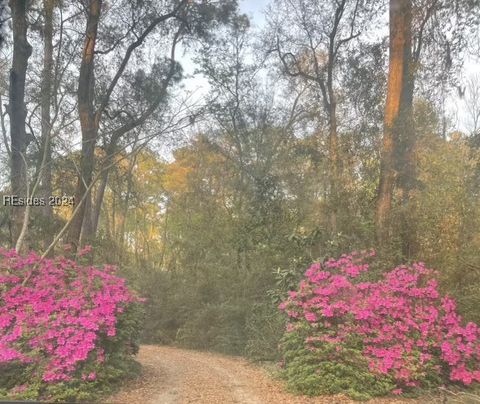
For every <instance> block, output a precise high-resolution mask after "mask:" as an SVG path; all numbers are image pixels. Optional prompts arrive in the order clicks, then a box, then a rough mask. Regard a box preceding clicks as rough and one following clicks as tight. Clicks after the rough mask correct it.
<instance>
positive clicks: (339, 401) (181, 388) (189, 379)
mask: <svg viewBox="0 0 480 404" xmlns="http://www.w3.org/2000/svg"><path fill="white" fill-rule="evenodd" d="M138 360H139V361H140V363H141V364H142V366H143V374H142V376H141V377H140V378H139V379H137V380H133V381H132V382H130V383H128V384H126V385H125V387H124V388H123V389H122V390H121V391H120V392H119V393H118V394H116V395H114V396H113V397H111V398H110V399H109V400H108V401H107V402H108V403H115V404H116V403H119V404H120V403H122V404H123V403H125V404H126V403H130V404H186V403H198V404H203V403H205V404H232V403H239V404H264V403H266V404H268V403H272V404H273V403H275V404H283V403H285V404H324V403H325V404H326V403H328V404H343V403H354V401H351V400H349V399H347V398H345V397H343V396H330V397H318V398H309V397H304V396H294V395H291V394H289V393H287V392H285V390H284V388H283V385H282V383H281V382H279V381H276V380H273V379H272V378H271V377H270V376H269V375H268V374H267V372H266V371H265V370H263V369H262V368H260V367H257V366H255V365H253V364H250V363H249V362H248V361H246V360H244V359H241V358H235V357H228V356H223V355H218V354H211V353H206V352H197V351H189V350H182V349H177V348H172V347H164V346H151V345H144V346H142V347H141V349H140V352H139V355H138ZM421 402H422V401H416V400H401V399H393V398H392V399H381V400H378V399H377V400H371V401H369V403H372V404H373V403H386V404H387V403H388V404H394V403H410V404H412V403H421Z"/></svg>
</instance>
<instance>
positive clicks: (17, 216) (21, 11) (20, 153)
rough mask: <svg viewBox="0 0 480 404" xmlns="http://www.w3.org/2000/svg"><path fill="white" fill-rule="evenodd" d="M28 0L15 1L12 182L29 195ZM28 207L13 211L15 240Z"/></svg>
mask: <svg viewBox="0 0 480 404" xmlns="http://www.w3.org/2000/svg"><path fill="white" fill-rule="evenodd" d="M28 3H29V2H28V1H27V0H11V1H10V9H11V11H12V29H13V57H12V67H11V70H10V89H9V101H10V103H9V114H10V139H11V163H10V164H11V166H10V167H11V185H12V194H14V195H18V196H20V197H25V196H26V195H27V193H28V183H27V181H28V180H27V163H26V162H27V158H26V151H27V134H26V130H25V119H26V116H27V109H26V106H25V81H26V75H27V67H28V59H29V57H30V55H31V54H32V47H31V46H30V44H29V43H28V39H27V31H28V22H27V5H28ZM24 213H25V208H24V207H14V208H13V212H12V226H13V232H12V233H13V242H15V241H16V240H17V238H18V236H19V235H20V232H21V228H22V224H23V220H24Z"/></svg>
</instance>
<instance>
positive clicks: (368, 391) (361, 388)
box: [282, 322, 395, 400]
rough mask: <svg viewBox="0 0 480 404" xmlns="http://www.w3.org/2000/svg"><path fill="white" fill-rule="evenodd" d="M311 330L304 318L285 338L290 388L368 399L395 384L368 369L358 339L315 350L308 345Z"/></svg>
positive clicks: (300, 391) (301, 391)
mask: <svg viewBox="0 0 480 404" xmlns="http://www.w3.org/2000/svg"><path fill="white" fill-rule="evenodd" d="M308 331H309V326H308V324H307V323H306V322H305V324H304V327H299V328H297V329H296V330H295V332H288V333H286V334H285V336H284V338H283V340H282V352H283V353H284V361H285V362H284V367H285V370H284V371H283V372H282V376H283V377H284V378H285V380H286V381H287V386H288V388H289V390H290V391H292V392H294V393H297V394H306V395H310V396H318V395H325V394H338V393H344V394H347V395H348V396H349V397H351V398H353V399H355V400H368V399H370V398H372V397H376V396H385V395H387V394H388V393H389V392H390V391H392V389H393V388H394V387H395V383H393V381H392V380H390V379H389V377H387V376H378V375H373V374H372V373H371V372H369V370H368V363H367V361H366V360H365V358H364V357H363V356H362V348H361V345H360V344H358V342H357V341H354V340H352V341H349V343H348V344H347V347H346V348H343V349H342V350H341V351H337V350H336V346H335V345H334V344H330V343H324V344H322V345H321V348H318V349H316V350H315V351H312V350H309V349H307V348H305V343H304V341H305V338H306V337H307V336H308V335H309V334H308Z"/></svg>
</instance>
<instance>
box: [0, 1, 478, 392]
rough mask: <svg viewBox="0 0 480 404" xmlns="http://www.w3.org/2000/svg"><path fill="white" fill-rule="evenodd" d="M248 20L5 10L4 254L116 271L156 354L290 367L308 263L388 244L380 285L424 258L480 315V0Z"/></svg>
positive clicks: (156, 11)
mask: <svg viewBox="0 0 480 404" xmlns="http://www.w3.org/2000/svg"><path fill="white" fill-rule="evenodd" d="M243 10H244V7H243V3H241V4H238V2H237V1H236V0H225V1H223V0H222V1H203V0H202V1H196V0H193V1H190V0H188V1H187V0H135V1H133V0H114V1H107V0H103V1H102V0H81V1H79V0H75V1H71V0H62V1H57V0H11V1H10V2H9V5H8V7H7V5H6V4H5V5H4V8H3V9H2V13H1V15H2V17H1V18H2V21H3V41H2V44H1V48H0V52H1V56H0V118H1V119H0V123H1V125H0V130H1V133H2V141H1V142H0V164H1V168H2V169H1V171H0V172H1V174H0V179H1V182H0V194H1V195H0V197H1V198H2V205H1V208H0V246H2V247H3V248H4V251H9V250H11V249H15V250H16V251H17V253H18V254H19V255H18V256H17V258H16V259H18V260H20V257H21V256H23V257H28V256H29V255H28V254H30V251H34V252H36V255H35V257H36V258H34V259H33V261H31V262H30V261H28V262H27V261H21V262H23V264H21V265H20V264H18V265H20V266H22V265H23V266H25V267H27V266H28V265H32V264H35V265H40V266H41V265H42V264H41V262H47V261H44V260H46V259H47V260H48V259H54V257H57V259H61V260H64V259H67V258H68V259H72V260H75V261H80V262H81V264H78V265H85V268H91V267H89V265H94V264H95V265H103V264H109V265H115V266H118V273H119V275H120V276H122V277H123V278H126V279H127V281H128V285H130V287H131V288H132V290H134V291H136V292H135V293H137V294H138V295H139V296H142V297H143V298H145V299H146V300H145V302H144V303H143V307H144V311H145V313H144V320H143V323H142V332H141V338H142V341H145V342H148V343H152V344H175V345H177V346H182V347H187V348H194V349H199V350H209V351H217V352H221V353H226V354H234V355H242V356H246V357H248V358H251V359H254V360H259V361H277V360H280V359H281V358H282V354H281V352H280V351H279V349H278V346H279V344H284V345H285V344H286V346H287V350H288V349H290V348H288V346H291V344H294V345H295V343H298V341H297V340H293V339H292V338H290V339H288V338H287V342H285V337H284V330H285V325H286V322H287V318H286V316H285V314H284V313H282V311H281V310H279V309H278V306H279V304H280V303H281V302H283V301H285V299H287V298H288V297H289V296H290V299H295V296H292V293H293V292H292V291H294V290H298V285H299V282H300V281H301V280H302V279H304V274H305V270H306V269H307V268H308V267H309V266H310V265H311V264H312V263H314V262H320V263H325V262H327V263H328V262H331V261H328V260H329V259H330V258H332V257H333V258H338V257H340V256H341V255H342V254H348V253H350V252H352V251H363V252H365V251H371V249H374V250H375V251H376V255H375V257H374V260H373V261H374V262H372V263H371V268H372V271H371V274H369V275H368V276H369V278H368V279H369V281H372V282H373V281H374V280H375V279H380V277H381V276H383V275H384V274H385V273H386V272H387V270H389V269H391V268H395V267H396V266H398V265H401V264H406V265H407V264H410V263H413V262H423V263H425V265H426V267H427V268H433V269H435V270H436V271H437V273H436V274H437V275H436V277H437V279H438V282H439V285H438V290H439V291H440V293H442V294H445V295H449V296H452V298H455V299H456V302H457V306H458V307H457V309H458V312H459V313H460V315H461V316H462V317H463V318H464V319H465V321H472V322H476V323H477V324H478V323H480V310H479V307H480V70H479V69H478V66H479V60H480V4H479V2H478V0H454V1H449V0H390V1H383V0H381V1H378V0H272V2H271V3H270V4H268V5H267V6H266V7H265V10H264V11H263V17H262V20H261V23H260V24H257V25H254V24H252V23H251V21H250V18H249V15H247V14H245V13H244V11H243ZM250 17H251V16H250ZM90 246H91V247H92V249H91V251H90ZM6 254H7V255H8V254H9V253H6ZM362 254H365V253H362ZM369 254H370V253H369ZM355 255H356V253H355V254H354V256H355ZM372 255H373V253H372ZM9 257H10V258H9ZM9 257H7V258H5V259H7V260H8V259H9V260H12V258H11V255H10V256H9ZM58 257H62V258H58ZM63 257H67V258H63ZM347 258H348V257H347ZM350 258H351V256H350ZM24 259H25V260H27V258H24ZM369 259H372V257H370V258H369ZM5 262H6V261H4V262H3V264H2V267H0V275H2V276H3V275H5V276H6V274H7V273H8V271H9V269H8V268H7V267H8V265H12V267H14V266H15V265H14V264H12V263H11V262H10V261H9V262H10V264H8V265H7V264H6V263H5ZM15 262H16V261H15ZM19 262H20V261H19ZM48 262H54V261H48ZM55 262H56V261H55ZM62 262H63V261H62ZM68 262H70V261H68ZM354 263H355V261H354ZM62 265H63V264H62ZM65 265H67V264H65ZM68 265H73V264H68ZM68 265H67V266H68ZM342 265H343V264H342ZM345 265H346V264H345ZM348 265H350V264H348ZM352 265H353V264H352ZM62 268H63V266H62ZM69 268H70V269H68V271H74V270H75V268H76V267H75V266H71V267H69ZM82 268H83V267H82ZM332 268H333V266H332ZM335 268H336V267H335ZM422 268H423V266H422ZM32 271H33V270H32ZM66 271H67V270H66ZM78 271H80V272H81V270H80V269H78ZM86 271H89V270H87V269H86ZM80 272H79V273H80ZM31 273H35V271H33V272H31ZM31 273H30V275H26V277H25V280H24V281H23V283H22V286H25V285H26V284H28V282H29V281H32V279H33V278H32V279H31V278H30V276H32V275H31ZM69 273H70V272H69ZM89 273H90V272H89ZM52 274H53V272H52ZM12 276H13V275H12ZM52 276H53V275H52ZM69 276H70V275H69ZM89 276H94V275H89ZM95 276H97V275H95ZM98 276H99V277H100V278H101V277H102V276H101V275H98ZM100 278H99V279H100ZM0 279H2V278H1V276H0ZM102 279H104V278H102ZM4 282H5V285H7V283H6V282H7V281H4ZM302 282H304V281H302ZM89 285H90V284H89ZM111 287H112V288H113V286H111ZM2 288H3V289H2ZM7 289H8V288H7V286H2V282H0V292H1V293H6V291H7ZM289 291H290V295H289ZM112 293H113V292H112ZM125 293H126V292H125ZM122 296H125V297H124V301H125V302H127V301H130V300H129V299H133V298H131V297H126V296H127V295H122ZM119 301H120V300H119ZM291 303H292V301H290V303H289V304H291ZM1 306H2V304H1V303H0V309H1ZM5 307H6V306H5ZM1 315H2V311H1V310H0V336H1V335H2V327H4V332H5V330H7V329H8V324H9V323H5V324H6V325H2V324H3V323H2V317H1ZM305 317H306V318H307V320H309V319H308V315H307V314H306V315H305ZM17 321H18V320H17ZM309 321H310V320H309ZM470 324H473V323H470ZM12 327H13V326H12ZM479 337H480V333H479ZM6 341H8V340H5V341H3V342H2V340H1V339H0V353H1V351H2V348H3V347H5V346H6V345H2V344H6V343H7V342H6ZM282 341H283V342H282ZM292 341H293V342H292ZM295 341H297V342H295ZM289 344H290V345H289ZM289 352H290V353H291V351H289ZM479 352H480V350H479ZM479 355H480V354H479ZM287 357H288V355H287ZM7 362H8V360H7ZM112 366H113V365H112ZM2 369H6V368H2V355H0V372H1V371H2ZM287 369H288V367H287ZM297 370H298V369H297ZM297 370H296V371H297ZM9 372H12V370H11V369H10V370H9ZM13 373H14V372H13ZM13 373H12V374H13ZM12 377H13V376H11V377H10V378H9V379H8V380H10V381H9V383H10V384H8V385H6V386H2V383H1V382H0V393H1V392H2V387H3V388H5V389H7V390H8V389H10V388H11V387H12V386H13V384H12V383H13V382H12ZM85 377H86V378H88V376H85ZM305 377H306V378H307V376H305ZM475 377H477V376H474V377H473V379H474V380H476V379H475ZM5 380H6V379H5ZM43 380H44V381H45V378H44V379H43ZM65 380H66V379H65ZM84 380H85V378H84ZM365 380H369V379H365ZM457 380H458V379H457ZM478 381H480V376H478ZM290 382H291V383H293V384H294V390H295V389H296V390H298V391H299V392H303V393H305V392H306V393H309V394H310V393H312V394H320V393H325V389H324V390H322V389H317V390H315V389H310V387H311V386H307V387H305V386H303V387H302V386H299V384H301V383H297V384H296V385H295V382H292V380H291V379H290ZM364 382H365V381H363V382H362V383H364ZM15 383H17V384H19V383H18V382H15ZM312 383H313V384H314V382H312ZM415 383H416V382H415ZM431 384H435V383H434V382H431ZM466 384H470V383H466ZM375 386H376V387H375V388H377V387H378V386H377V385H375ZM388 386H390V385H388ZM407 386H409V385H408V384H407ZM393 387H395V386H390V387H388V388H386V387H384V385H382V387H381V388H380V387H378V389H377V390H376V391H375V392H371V391H370V392H368V393H369V394H371V395H375V394H376V393H379V394H383V393H384V392H385V391H388V390H389V389H390V390H391V389H393ZM397 387H398V385H397ZM309 389H310V390H309ZM384 390H385V391H384ZM5 391H6V390H5ZM42 391H44V390H42ZM49 391H50V390H49ZM52 391H54V390H51V391H50V393H49V394H51V395H50V396H48V397H57V396H56V395H55V394H57V393H56V392H53V393H52ZM332 392H335V391H332ZM374 393H375V394H374ZM4 394H5V395H7V394H6V393H4ZM42 394H43V393H42ZM72 394H73V393H72ZM354 396H355V395H354ZM0 397H1V394H0ZM32 397H33V398H36V397H38V396H36V397H35V396H32ZM58 397H60V398H62V397H63V399H65V397H67V398H68V397H70V398H71V397H74V395H71V396H68V395H66V396H61V395H58ZM79 397H81V396H79ZM85 397H87V396H85ZM358 397H360V398H365V397H367V398H368V396H358ZM358 397H357V398H358ZM27 398H28V397H27Z"/></svg>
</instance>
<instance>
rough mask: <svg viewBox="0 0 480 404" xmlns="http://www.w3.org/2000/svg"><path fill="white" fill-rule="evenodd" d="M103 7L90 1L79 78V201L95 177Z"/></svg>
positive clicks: (77, 227)
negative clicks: (96, 88) (98, 54)
mask: <svg viewBox="0 0 480 404" xmlns="http://www.w3.org/2000/svg"><path fill="white" fill-rule="evenodd" d="M101 7H102V0H91V1H90V4H89V8H88V18H87V29H86V35H85V42H84V46H83V53H82V62H81V65H80V76H79V79H78V90H77V98H78V113H79V116H80V126H81V129H82V154H81V161H80V173H79V176H78V182H77V187H76V190H75V201H76V203H78V201H80V200H81V199H82V198H83V196H84V195H85V192H87V188H88V186H89V185H90V183H91V181H92V175H93V168H94V162H95V161H94V160H95V143H96V140H97V133H98V120H97V119H96V114H95V110H94V86H95V76H94V53H95V43H96V40H97V31H98V23H99V20H100V10H101ZM85 207H86V204H82V206H81V207H80V209H79V210H78V212H77V215H76V216H75V217H74V218H73V221H72V224H71V227H70V230H69V234H68V242H69V243H70V244H72V248H73V249H74V250H75V249H76V248H77V247H78V246H79V242H80V234H81V231H82V225H83V220H84V217H85V211H86V210H85Z"/></svg>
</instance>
